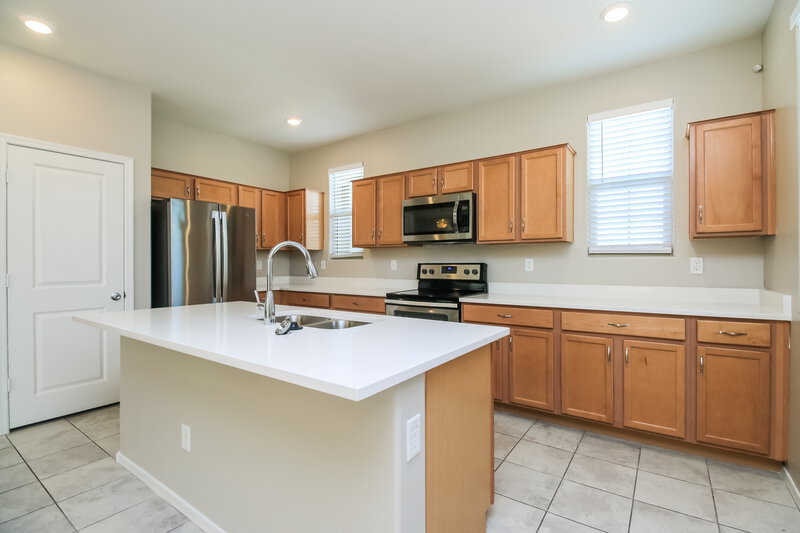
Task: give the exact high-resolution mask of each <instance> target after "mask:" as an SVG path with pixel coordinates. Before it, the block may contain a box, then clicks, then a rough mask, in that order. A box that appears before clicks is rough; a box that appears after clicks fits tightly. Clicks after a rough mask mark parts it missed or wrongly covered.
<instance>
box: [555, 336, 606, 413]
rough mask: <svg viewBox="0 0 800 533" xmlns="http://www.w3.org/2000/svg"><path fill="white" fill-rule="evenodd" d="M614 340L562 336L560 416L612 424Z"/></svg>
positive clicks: (595, 337)
mask: <svg viewBox="0 0 800 533" xmlns="http://www.w3.org/2000/svg"><path fill="white" fill-rule="evenodd" d="M613 344H614V342H613V340H612V339H611V338H609V337H597V336H589V335H573V334H566V333H565V334H562V335H561V412H562V413H564V414H565V415H572V416H577V417H580V418H587V419H589V420H596V421H598V422H606V423H609V424H611V423H613V422H614V362H613V358H612V354H611V352H612V349H613Z"/></svg>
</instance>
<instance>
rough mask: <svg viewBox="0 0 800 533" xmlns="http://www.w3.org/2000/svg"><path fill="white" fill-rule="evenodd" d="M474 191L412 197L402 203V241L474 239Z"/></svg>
mask: <svg viewBox="0 0 800 533" xmlns="http://www.w3.org/2000/svg"><path fill="white" fill-rule="evenodd" d="M473 220H474V195H473V194H472V193H471V192H464V193H457V194H445V195H442V196H426V197H423V198H411V199H409V200H405V201H404V202H403V241H404V242H436V241H470V240H473V238H474V234H473V231H472V230H473V227H474V224H473Z"/></svg>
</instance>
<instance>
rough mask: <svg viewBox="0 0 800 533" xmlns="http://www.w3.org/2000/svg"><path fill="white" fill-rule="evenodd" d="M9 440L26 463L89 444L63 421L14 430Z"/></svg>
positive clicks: (83, 436)
mask: <svg viewBox="0 0 800 533" xmlns="http://www.w3.org/2000/svg"><path fill="white" fill-rule="evenodd" d="M9 439H10V440H11V442H12V443H13V444H14V446H16V448H17V450H18V451H19V453H20V454H22V457H23V458H25V460H27V461H30V460H32V459H36V458H38V457H44V456H45V455H50V454H51V453H55V452H60V451H62V450H66V449H68V448H73V447H75V446H78V445H79V444H83V443H86V442H89V439H88V438H87V437H86V435H84V434H83V433H81V432H80V431H78V430H77V429H75V427H74V426H73V425H72V424H70V423H69V422H67V421H66V420H64V419H59V420H54V421H50V422H43V423H41V424H36V425H34V426H28V427H25V428H22V429H18V430H14V431H12V432H11V434H10V435H9Z"/></svg>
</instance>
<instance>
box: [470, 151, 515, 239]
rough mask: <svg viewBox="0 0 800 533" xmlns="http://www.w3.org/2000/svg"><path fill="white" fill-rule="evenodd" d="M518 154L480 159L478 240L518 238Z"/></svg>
mask: <svg viewBox="0 0 800 533" xmlns="http://www.w3.org/2000/svg"><path fill="white" fill-rule="evenodd" d="M516 167H517V158H516V157H513V156H511V157H498V158H495V159H487V160H484V161H479V162H478V242H483V241H492V242H502V241H513V240H515V220H516V208H515V206H516Z"/></svg>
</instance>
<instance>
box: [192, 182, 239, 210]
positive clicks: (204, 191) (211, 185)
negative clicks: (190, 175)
mask: <svg viewBox="0 0 800 533" xmlns="http://www.w3.org/2000/svg"><path fill="white" fill-rule="evenodd" d="M194 199H195V200H200V201H203V202H217V203H220V204H225V205H237V199H238V191H237V185H236V184H235V183H228V182H227V181H218V180H212V179H207V178H195V179H194Z"/></svg>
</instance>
